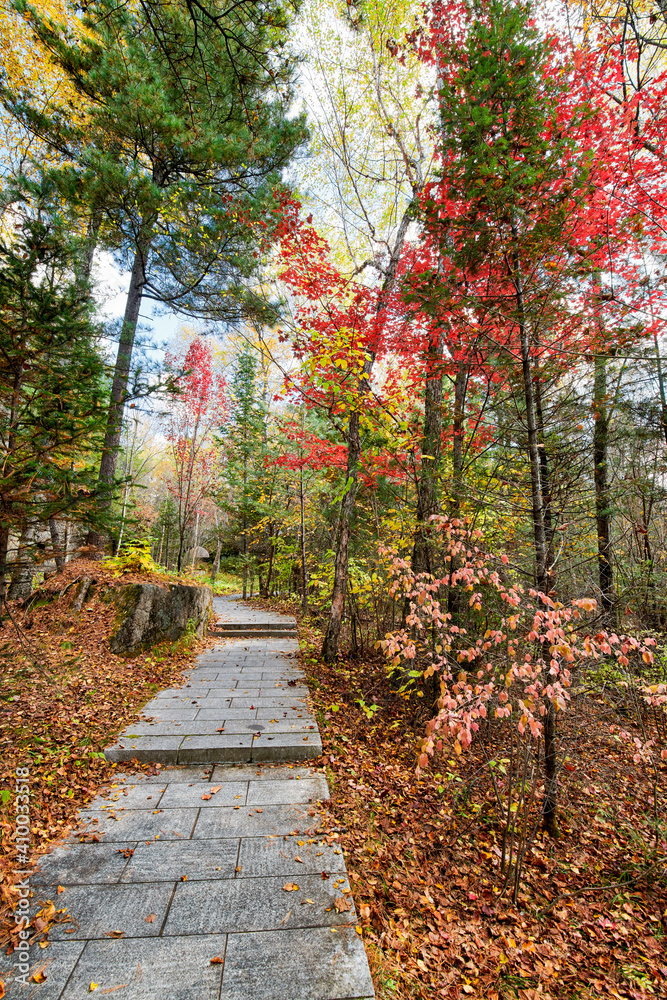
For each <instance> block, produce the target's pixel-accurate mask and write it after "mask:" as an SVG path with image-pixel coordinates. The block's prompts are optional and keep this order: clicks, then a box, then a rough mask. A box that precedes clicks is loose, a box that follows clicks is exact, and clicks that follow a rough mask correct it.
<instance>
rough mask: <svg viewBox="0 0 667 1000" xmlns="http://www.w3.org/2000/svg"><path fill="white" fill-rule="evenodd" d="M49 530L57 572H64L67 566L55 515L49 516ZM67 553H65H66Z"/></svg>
mask: <svg viewBox="0 0 667 1000" xmlns="http://www.w3.org/2000/svg"><path fill="white" fill-rule="evenodd" d="M49 531H50V532H51V547H52V548H53V558H54V560H55V563H56V573H62V571H63V570H64V568H65V559H64V556H63V548H62V545H61V542H60V531H59V529H58V522H57V521H56V519H55V517H50V518H49ZM66 554H67V553H65V555H66Z"/></svg>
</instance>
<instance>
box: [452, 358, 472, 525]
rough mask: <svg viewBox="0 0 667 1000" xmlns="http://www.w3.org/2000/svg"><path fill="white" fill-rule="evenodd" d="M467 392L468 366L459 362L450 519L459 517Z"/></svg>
mask: <svg viewBox="0 0 667 1000" xmlns="http://www.w3.org/2000/svg"><path fill="white" fill-rule="evenodd" d="M467 392H468V366H467V365H464V364H461V363H460V362H459V365H458V368H457V370H456V379H455V381H454V420H453V423H452V497H451V501H450V512H451V515H452V517H460V516H461V502H462V500H463V445H464V443H465V434H464V427H465V412H466V394H467Z"/></svg>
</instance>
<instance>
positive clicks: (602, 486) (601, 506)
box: [593, 354, 614, 614]
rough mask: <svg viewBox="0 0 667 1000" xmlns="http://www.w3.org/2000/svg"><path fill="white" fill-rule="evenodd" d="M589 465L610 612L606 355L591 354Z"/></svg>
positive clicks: (601, 580) (602, 580)
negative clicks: (591, 455)
mask: <svg viewBox="0 0 667 1000" xmlns="http://www.w3.org/2000/svg"><path fill="white" fill-rule="evenodd" d="M593 408H594V411H595V412H594V417H595V428H594V431H593V468H594V479H595V521H596V525H597V536H598V577H599V583H600V596H601V601H602V610H603V611H604V612H605V614H611V612H612V611H613V608H614V574H613V568H612V561H611V557H612V549H611V530H610V529H611V498H610V496H609V483H608V479H607V449H608V443H609V419H608V411H607V358H606V357H605V356H604V355H603V354H597V355H596V356H595V376H594V380H593Z"/></svg>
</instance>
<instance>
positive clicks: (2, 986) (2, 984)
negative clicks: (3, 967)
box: [0, 979, 5, 1000]
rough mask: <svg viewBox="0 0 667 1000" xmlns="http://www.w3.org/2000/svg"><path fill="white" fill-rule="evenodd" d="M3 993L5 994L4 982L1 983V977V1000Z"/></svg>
mask: <svg viewBox="0 0 667 1000" xmlns="http://www.w3.org/2000/svg"><path fill="white" fill-rule="evenodd" d="M4 995H5V984H4V983H3V981H2V979H0V1000H2V998H3V997H4Z"/></svg>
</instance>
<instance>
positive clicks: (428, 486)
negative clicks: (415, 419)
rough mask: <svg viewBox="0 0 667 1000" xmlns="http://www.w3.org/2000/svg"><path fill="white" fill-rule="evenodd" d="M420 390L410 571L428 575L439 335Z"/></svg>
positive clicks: (438, 424) (436, 471) (435, 494)
mask: <svg viewBox="0 0 667 1000" xmlns="http://www.w3.org/2000/svg"><path fill="white" fill-rule="evenodd" d="M426 364H427V371H426V384H425V387H424V430H423V435H422V457H421V468H420V475H419V477H418V479H417V528H416V531H415V542H414V546H413V549H412V571H413V572H414V573H415V574H417V573H431V572H432V571H433V565H432V564H433V559H432V557H431V556H432V553H431V528H430V526H429V518H431V517H432V516H433V515H434V514H438V513H439V511H440V497H439V492H440V491H439V485H440V484H439V476H440V452H441V438H442V334H441V333H438V334H437V336H436V338H434V340H433V341H432V342H431V344H429V349H428V352H427V356H426Z"/></svg>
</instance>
